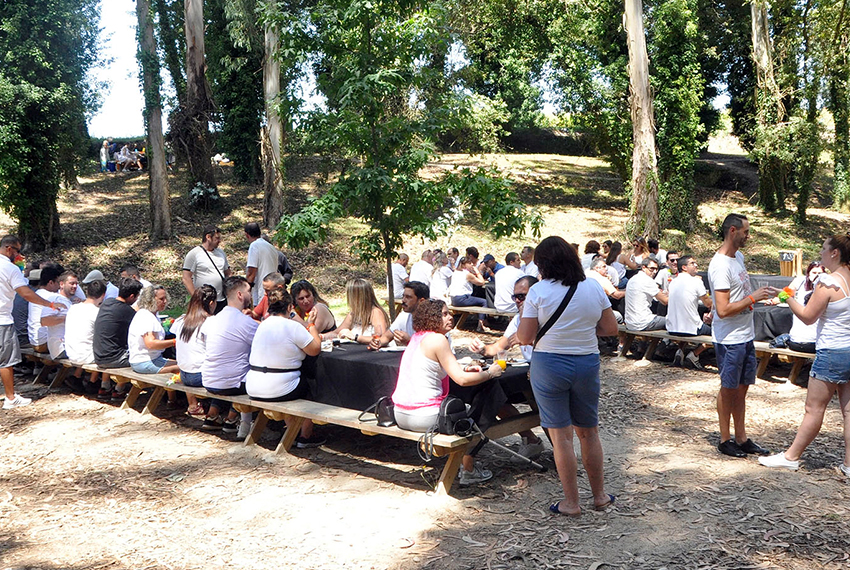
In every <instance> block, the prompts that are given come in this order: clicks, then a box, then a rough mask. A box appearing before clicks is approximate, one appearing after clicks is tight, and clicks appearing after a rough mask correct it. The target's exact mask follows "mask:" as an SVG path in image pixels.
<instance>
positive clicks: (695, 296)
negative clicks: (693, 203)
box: [667, 255, 712, 370]
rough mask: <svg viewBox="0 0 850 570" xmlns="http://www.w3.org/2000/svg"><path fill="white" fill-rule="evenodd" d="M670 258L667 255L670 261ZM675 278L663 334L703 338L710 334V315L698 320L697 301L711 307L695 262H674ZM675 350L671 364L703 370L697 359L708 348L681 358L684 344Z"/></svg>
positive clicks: (704, 346)
mask: <svg viewBox="0 0 850 570" xmlns="http://www.w3.org/2000/svg"><path fill="white" fill-rule="evenodd" d="M671 257H673V256H672V255H668V256H667V258H668V259H670V258H671ZM676 265H677V267H676V269H677V271H676V274H677V277H676V278H675V279H674V280H673V281H672V282H671V283H670V291H669V299H668V301H667V332H668V333H670V334H672V335H676V336H684V337H688V336H703V335H710V334H711V327H710V326H709V323H710V322H711V313H710V312H709V313H706V317H700V316H699V304H700V301H702V302H703V304H704V305H705V306H706V307H708V308H709V310H710V309H711V307H712V303H711V296H710V295H709V294H708V291H707V290H706V289H705V283H703V281H702V277H700V276H699V275H697V269H698V267H697V262H696V260H695V259H694V258H693V257H691V256H690V255H686V256H685V257H682V258H678V256H677V262H676ZM678 344H679V350H677V351H676V355H675V356H674V357H673V364H675V365H677V366H681V365H682V364H684V363H685V362H686V361H687V362H689V363H690V364H691V365H692V366H693V367H694V368H696V369H697V370H704V368H703V366H702V364H700V361H699V355H700V354H702V352H703V351H704V350H705V349H707V348H708V345H707V344H699V345H697V347H696V348H695V349H694V350H692V351H690V352H688V355H687V356H685V351H684V347H685V345H686V344H687V343H686V342H680V343H678Z"/></svg>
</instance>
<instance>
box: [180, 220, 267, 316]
mask: <svg viewBox="0 0 850 570" xmlns="http://www.w3.org/2000/svg"><path fill="white" fill-rule="evenodd" d="M202 239H203V241H202V242H201V245H199V246H196V247H194V248H192V249H191V250H189V253H187V254H186V259H184V260H183V285H184V286H185V287H186V291H188V292H189V295H191V294H192V293H194V292H195V289H197V288H198V287H200V286H201V285H212V286H213V287H215V290H216V293H218V298H217V299H216V307H215V312H216V313H219V312H221V310H222V309H224V307H225V306H226V305H227V301H226V300H225V296H224V280H225V279H227V278H228V277H230V273H231V272H230V264H229V263H227V256H226V255H225V254H224V251H222V249H221V248H220V247H219V245H221V231H220V230H219V229H218V228H217V227H215V226H207V227H205V228H204V231H203V237H202ZM261 279H262V277H261Z"/></svg>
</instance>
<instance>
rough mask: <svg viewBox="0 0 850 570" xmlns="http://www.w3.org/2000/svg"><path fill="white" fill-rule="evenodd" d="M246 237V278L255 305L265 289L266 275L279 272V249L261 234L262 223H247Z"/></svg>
mask: <svg viewBox="0 0 850 570" xmlns="http://www.w3.org/2000/svg"><path fill="white" fill-rule="evenodd" d="M245 238H246V239H247V240H248V243H249V244H251V245H249V246H248V264H247V269H246V270H245V279H247V281H248V283H250V284H251V298H252V299H253V301H254V306H255V307H256V306H257V305H259V304H260V301H261V300H262V299H263V295H265V291H263V288H262V287H261V286H260V284H261V283H262V282H263V279H265V278H266V275H269V274H271V273H276V272H277V264H278V251H277V248H276V247H275V246H273V245H272V244H270V243H269V242H267V241H266V240H264V239H263V238H262V236H261V234H260V224H258V223H257V222H248V223H247V224H245Z"/></svg>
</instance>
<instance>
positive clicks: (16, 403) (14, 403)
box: [3, 394, 32, 410]
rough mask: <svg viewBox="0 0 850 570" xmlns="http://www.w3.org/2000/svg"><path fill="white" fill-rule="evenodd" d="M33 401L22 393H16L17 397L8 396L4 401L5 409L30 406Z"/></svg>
mask: <svg viewBox="0 0 850 570" xmlns="http://www.w3.org/2000/svg"><path fill="white" fill-rule="evenodd" d="M31 403H32V400H30V399H29V398H24V397H23V396H21V395H20V394H15V397H14V398H12V399H11V400H10V399H9V398H6V400H5V401H4V402H3V409H4V410H11V409H12V408H21V407H23V406H29V405H30V404H31Z"/></svg>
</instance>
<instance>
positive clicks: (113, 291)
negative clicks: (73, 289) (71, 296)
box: [77, 269, 150, 301]
mask: <svg viewBox="0 0 850 570" xmlns="http://www.w3.org/2000/svg"><path fill="white" fill-rule="evenodd" d="M92 281H103V283H104V284H105V285H106V295H104V297H103V300H104V301H105V300H106V299H117V298H118V287H116V286H115V285H113V284H112V283H110V282H109V281H107V280H106V277H104V276H103V272H102V271H100V270H99V269H92V270H91V271H89V272H88V273H86V276H85V277H83V281H82V283H83V285H88V284H89V283H91V282H92ZM137 281H138V279H137ZM139 283H141V281H139ZM147 283H148V285H150V281H148V282H147ZM142 287H144V284H142ZM81 289H82V288H81V287H77V298H79V297H80V292H81ZM83 300H85V299H83Z"/></svg>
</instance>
